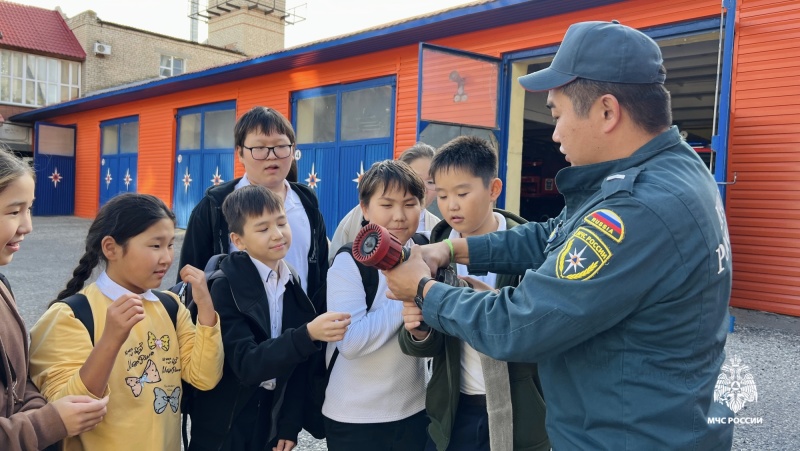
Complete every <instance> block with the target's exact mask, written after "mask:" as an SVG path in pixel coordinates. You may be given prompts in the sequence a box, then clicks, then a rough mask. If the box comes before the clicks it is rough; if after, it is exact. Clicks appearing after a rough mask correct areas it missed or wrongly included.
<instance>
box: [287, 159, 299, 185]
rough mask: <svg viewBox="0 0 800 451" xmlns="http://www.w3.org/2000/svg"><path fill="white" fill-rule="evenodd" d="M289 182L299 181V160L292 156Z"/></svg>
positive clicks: (288, 175)
mask: <svg viewBox="0 0 800 451" xmlns="http://www.w3.org/2000/svg"><path fill="white" fill-rule="evenodd" d="M286 181H287V182H294V183H297V160H295V159H294V156H292V165H291V166H289V173H288V174H286Z"/></svg>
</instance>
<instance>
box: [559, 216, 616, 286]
mask: <svg viewBox="0 0 800 451" xmlns="http://www.w3.org/2000/svg"><path fill="white" fill-rule="evenodd" d="M610 258H611V250H610V249H609V248H608V245H606V243H605V242H603V240H602V238H600V236H598V235H597V234H596V233H595V232H594V231H592V230H591V229H589V228H588V227H578V228H577V229H576V230H575V231H574V232H573V233H572V235H571V236H570V237H569V238H568V239H567V242H566V243H564V246H563V248H562V249H561V252H560V253H559V254H558V261H557V262H556V276H557V277H558V278H559V279H568V280H588V279H591V278H592V277H594V275H595V274H597V272H598V271H600V268H602V267H603V266H604V265H605V264H606V262H608V260H609V259H610Z"/></svg>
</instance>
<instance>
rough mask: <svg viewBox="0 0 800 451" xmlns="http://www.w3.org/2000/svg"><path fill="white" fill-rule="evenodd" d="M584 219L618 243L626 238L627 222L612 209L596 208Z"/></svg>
mask: <svg viewBox="0 0 800 451" xmlns="http://www.w3.org/2000/svg"><path fill="white" fill-rule="evenodd" d="M583 221H584V222H586V223H587V224H589V225H591V226H592V227H594V228H596V229H597V230H599V231H600V232H602V233H603V234H604V235H606V236H607V237H609V238H611V239H612V240H614V241H615V242H617V243H620V242H622V239H623V238H625V224H624V223H623V222H622V219H621V218H620V217H619V215H617V214H616V213H614V212H613V211H611V210H608V209H600V210H595V211H593V212H591V213H589V214H588V215H586V216H585V217H584V218H583Z"/></svg>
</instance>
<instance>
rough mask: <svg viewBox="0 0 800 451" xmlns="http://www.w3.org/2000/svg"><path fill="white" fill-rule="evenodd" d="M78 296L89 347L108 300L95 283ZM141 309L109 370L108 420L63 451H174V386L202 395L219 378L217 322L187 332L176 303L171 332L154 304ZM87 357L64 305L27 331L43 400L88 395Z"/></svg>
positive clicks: (81, 334)
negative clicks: (85, 313) (85, 311)
mask: <svg viewBox="0 0 800 451" xmlns="http://www.w3.org/2000/svg"><path fill="white" fill-rule="evenodd" d="M81 293H83V294H84V295H85V296H86V297H87V299H88V300H89V305H90V306H91V308H92V313H93V316H94V324H95V326H94V327H95V329H94V330H95V342H97V341H98V340H99V339H100V336H101V335H102V333H103V328H104V325H105V321H106V310H107V308H108V306H109V304H110V303H111V302H112V300H111V299H109V298H107V297H106V296H104V295H103V294H102V293H101V292H100V290H99V289H98V288H97V286H96V285H95V284H91V285H89V286H87V287H86V288H84V289H83V290H82V291H81ZM179 304H180V303H179ZM144 308H145V318H144V319H143V320H142V321H140V322H139V323H138V324H136V325H135V326H134V327H133V329H132V330H131V333H130V335H129V336H128V340H127V341H125V344H124V345H123V346H122V348H121V349H120V352H119V354H118V355H117V359H116V362H115V363H114V369H113V370H112V371H111V377H110V378H109V382H108V387H107V388H106V392H107V393H109V392H110V400H109V403H108V414H107V415H106V417H105V419H104V420H103V422H101V423H100V424H99V425H98V426H97V427H96V428H95V429H93V430H91V431H89V432H86V433H83V434H81V435H80V436H78V437H72V438H68V439H66V440H65V441H64V444H65V446H64V449H65V450H67V451H79V450H85V451H95V450H98V451H99V450H115V451H125V450H137V451H139V450H142V449H149V450H164V451H179V450H180V449H181V445H180V442H181V432H180V429H181V427H180V424H181V418H180V410H179V406H180V396H181V379H183V380H185V381H187V382H189V383H191V384H192V385H194V386H196V387H197V388H199V389H200V390H210V389H211V388H214V386H215V385H216V384H217V382H219V380H220V378H221V377H222V364H223V360H224V355H223V350H222V335H221V333H220V328H219V319H217V324H216V325H215V326H214V327H206V326H197V328H195V325H194V324H193V323H192V320H191V317H190V315H189V311H188V310H186V308H185V307H184V306H183V305H182V304H180V305H179V309H178V318H177V327H175V328H174V327H173V326H172V320H170V317H169V314H168V313H167V311H166V309H165V308H164V306H163V305H162V304H161V302H158V301H155V302H151V301H145V302H144ZM175 329H177V331H176V330H175ZM91 351H92V342H91V341H90V339H89V334H88V333H87V330H86V327H85V326H84V325H83V324H82V323H81V322H80V321H79V320H78V319H76V318H75V316H74V314H73V312H72V309H71V308H70V307H69V306H68V305H67V304H64V303H56V304H54V305H53V306H52V307H50V308H49V309H48V310H47V312H45V314H44V315H43V316H42V317H41V319H39V321H38V322H37V323H36V325H35V326H34V327H33V328H32V329H31V378H32V379H33V381H34V383H35V384H36V385H37V386H38V387H39V388H40V390H41V391H42V394H43V395H44V396H45V397H46V398H47V399H48V400H50V401H52V400H55V399H58V398H61V397H64V396H67V395H89V396H92V395H91V393H89V391H88V390H87V389H86V387H85V386H84V385H83V382H82V381H81V378H80V375H79V370H80V369H81V366H82V365H83V362H84V361H85V360H86V358H87V357H88V356H89V353H90V352H91Z"/></svg>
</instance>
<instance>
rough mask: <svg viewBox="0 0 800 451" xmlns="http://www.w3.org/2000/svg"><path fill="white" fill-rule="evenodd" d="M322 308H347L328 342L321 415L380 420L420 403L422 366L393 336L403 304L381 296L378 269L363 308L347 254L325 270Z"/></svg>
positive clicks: (383, 280) (422, 402)
mask: <svg viewBox="0 0 800 451" xmlns="http://www.w3.org/2000/svg"><path fill="white" fill-rule="evenodd" d="M327 287H328V292H327V295H328V296H327V299H328V311H331V312H347V313H350V315H351V321H352V322H351V323H350V327H349V328H348V329H347V332H346V333H345V335H344V339H343V340H342V341H340V342H337V343H331V344H329V345H328V349H327V359H328V361H330V358H331V356H332V355H333V349H334V346H336V347H338V348H339V353H340V355H339V357H338V358H337V359H336V363H335V364H334V366H333V371H332V372H331V377H330V381H329V382H328V388H327V390H326V392H325V404H323V406H322V414H323V415H325V416H326V417H328V418H330V419H332V420H335V421H338V422H341V423H362V424H363V423H386V422H390V421H398V420H402V419H404V418H408V417H410V416H411V415H414V414H416V413H418V412H420V411H422V410H423V409H424V408H425V365H424V361H423V360H422V359H419V358H416V357H411V356H407V355H405V354H403V352H402V351H401V350H400V344H399V341H398V338H397V335H398V333H399V332H400V329H401V328H402V327H403V316H402V310H403V304H402V303H401V302H398V301H394V300H391V299H388V298H387V297H386V294H385V293H386V290H387V284H386V278H384V276H383V274H382V273H378V291H377V293H376V295H375V301H374V302H373V304H372V308H371V310H370V311H369V312H367V311H366V309H367V305H366V300H365V299H366V293H365V291H364V285H363V283H362V281H361V274H360V273H359V271H358V267H357V266H356V264H355V261H354V260H353V257H352V256H350V255H349V254H347V253H342V254H339V255H337V256H336V259H335V260H334V262H333V265H331V267H330V269H328V280H327Z"/></svg>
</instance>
